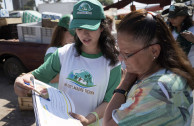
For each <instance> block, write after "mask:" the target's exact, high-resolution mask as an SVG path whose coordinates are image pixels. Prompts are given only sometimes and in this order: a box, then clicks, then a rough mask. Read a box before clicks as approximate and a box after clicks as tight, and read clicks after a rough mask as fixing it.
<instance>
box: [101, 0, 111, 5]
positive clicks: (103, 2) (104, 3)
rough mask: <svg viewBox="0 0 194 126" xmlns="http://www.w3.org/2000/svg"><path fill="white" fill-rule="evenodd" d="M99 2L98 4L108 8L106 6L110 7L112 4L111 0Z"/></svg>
mask: <svg viewBox="0 0 194 126" xmlns="http://www.w3.org/2000/svg"><path fill="white" fill-rule="evenodd" d="M99 2H100V3H101V4H102V5H104V6H108V5H110V4H112V3H113V1H112V0H99Z"/></svg>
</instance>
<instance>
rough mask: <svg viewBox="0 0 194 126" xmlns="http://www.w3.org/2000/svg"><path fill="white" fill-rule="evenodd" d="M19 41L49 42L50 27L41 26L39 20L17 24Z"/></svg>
mask: <svg viewBox="0 0 194 126" xmlns="http://www.w3.org/2000/svg"><path fill="white" fill-rule="evenodd" d="M17 30H18V38H19V41H20V42H35V43H44V44H49V43H50V41H51V37H52V32H53V29H52V28H46V27H42V26H41V22H35V23H25V24H19V25H17Z"/></svg>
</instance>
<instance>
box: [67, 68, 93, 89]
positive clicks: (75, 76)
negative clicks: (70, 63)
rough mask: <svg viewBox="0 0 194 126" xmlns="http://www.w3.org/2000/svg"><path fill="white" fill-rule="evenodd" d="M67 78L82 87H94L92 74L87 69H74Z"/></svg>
mask: <svg viewBox="0 0 194 126" xmlns="http://www.w3.org/2000/svg"><path fill="white" fill-rule="evenodd" d="M67 79H69V80H71V81H73V82H74V83H75V84H76V85H78V86H80V87H94V86H96V85H94V83H93V78H92V75H91V74H90V73H89V72H88V71H86V70H74V71H72V72H71V73H70V74H69V75H68V77H67Z"/></svg>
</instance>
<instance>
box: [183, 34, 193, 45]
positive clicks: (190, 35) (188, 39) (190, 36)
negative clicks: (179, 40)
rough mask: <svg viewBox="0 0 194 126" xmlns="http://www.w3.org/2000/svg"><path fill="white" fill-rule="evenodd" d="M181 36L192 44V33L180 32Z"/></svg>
mask: <svg viewBox="0 0 194 126" xmlns="http://www.w3.org/2000/svg"><path fill="white" fill-rule="evenodd" d="M181 36H183V37H184V38H185V39H186V40H187V41H189V42H192V43H194V34H193V33H192V32H190V31H186V32H182V33H181Z"/></svg>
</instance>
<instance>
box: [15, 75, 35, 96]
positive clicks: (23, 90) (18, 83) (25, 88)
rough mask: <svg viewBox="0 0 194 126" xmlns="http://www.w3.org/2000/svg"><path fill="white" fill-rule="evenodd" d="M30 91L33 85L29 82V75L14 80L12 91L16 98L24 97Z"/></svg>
mask: <svg viewBox="0 0 194 126" xmlns="http://www.w3.org/2000/svg"><path fill="white" fill-rule="evenodd" d="M25 83H26V84H25ZM32 89H33V84H32V82H31V81H30V75H24V76H20V77H17V78H16V80H15V83H14V91H15V93H16V94H17V95H18V96H21V97H23V96H26V95H27V93H29V92H31V90H32Z"/></svg>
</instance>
